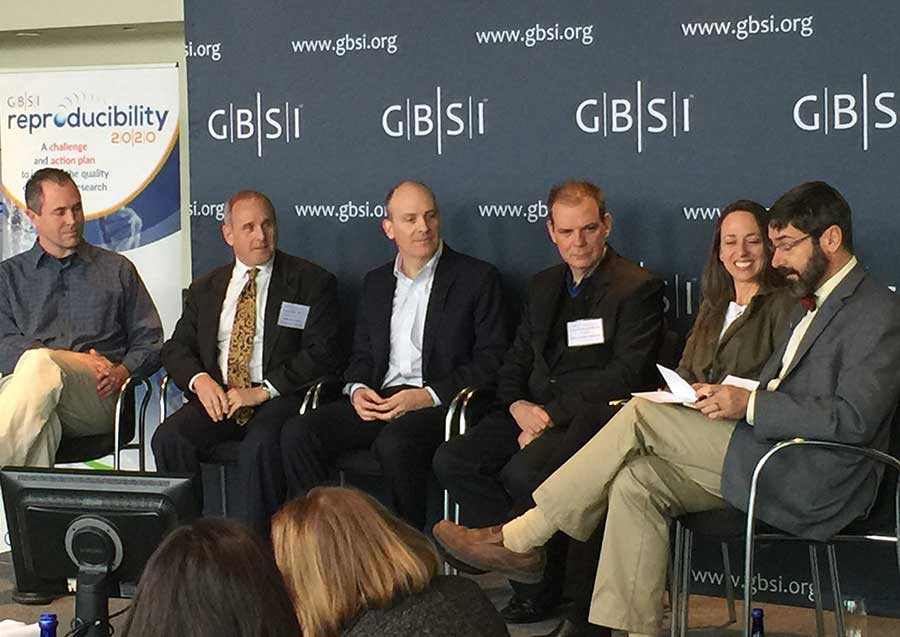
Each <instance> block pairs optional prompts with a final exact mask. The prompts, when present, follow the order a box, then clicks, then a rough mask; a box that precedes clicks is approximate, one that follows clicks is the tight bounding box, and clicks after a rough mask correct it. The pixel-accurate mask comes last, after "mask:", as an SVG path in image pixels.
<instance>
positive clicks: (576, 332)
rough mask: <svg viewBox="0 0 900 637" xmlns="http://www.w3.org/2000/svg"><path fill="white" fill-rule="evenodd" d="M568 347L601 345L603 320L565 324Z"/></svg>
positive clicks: (582, 320)
mask: <svg viewBox="0 0 900 637" xmlns="http://www.w3.org/2000/svg"><path fill="white" fill-rule="evenodd" d="M566 334H567V336H568V339H569V347H582V346H584V345H599V344H600V343H603V342H604V340H603V319H602V318H598V319H581V320H580V321H569V322H568V323H566Z"/></svg>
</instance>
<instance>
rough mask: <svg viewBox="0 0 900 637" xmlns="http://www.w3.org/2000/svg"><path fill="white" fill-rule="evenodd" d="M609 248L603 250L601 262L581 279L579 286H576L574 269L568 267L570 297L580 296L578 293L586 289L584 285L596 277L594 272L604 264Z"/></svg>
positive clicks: (567, 278)
mask: <svg viewBox="0 0 900 637" xmlns="http://www.w3.org/2000/svg"><path fill="white" fill-rule="evenodd" d="M608 248H609V246H605V247H604V248H603V255H602V256H601V257H600V260H599V261H597V263H595V264H594V267H593V268H591V269H590V270H589V271H588V273H587V274H585V275H584V276H583V277H581V281H579V282H578V285H575V275H574V274H572V268H571V267H569V266H568V265H567V266H566V290H568V292H569V296H571V297H576V296H578V293H579V292H581V290H582V289H584V284H585V283H586V282H587V280H588V279H590V278H591V277H592V276H593V275H594V272H596V271H597V268H598V267H600V264H601V263H603V259H605V258H606V254H607V251H608Z"/></svg>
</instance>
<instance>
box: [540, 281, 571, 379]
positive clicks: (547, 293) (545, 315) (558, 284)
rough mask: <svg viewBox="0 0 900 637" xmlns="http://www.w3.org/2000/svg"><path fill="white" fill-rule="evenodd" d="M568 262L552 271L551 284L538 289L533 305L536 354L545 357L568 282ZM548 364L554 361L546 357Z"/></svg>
mask: <svg viewBox="0 0 900 637" xmlns="http://www.w3.org/2000/svg"><path fill="white" fill-rule="evenodd" d="M567 267H568V266H566V264H562V265H560V266H558V268H557V269H555V270H553V271H552V272H551V273H550V276H549V277H548V278H549V282H548V283H549V284H548V285H547V286H545V287H541V288H539V289H537V290H536V293H537V294H536V295H535V296H536V297H537V298H536V299H535V302H534V303H533V304H532V306H531V321H532V326H533V328H532V329H534V345H535V353H536V355H538V356H540V357H541V358H544V355H545V354H544V350H545V348H546V347H547V339H548V338H550V330H551V329H553V320H554V319H555V318H556V312H557V310H558V309H559V305H560V302H561V299H562V295H563V287H564V286H565V284H566V268H567ZM554 358H555V357H554ZM544 360H545V362H546V363H547V365H548V366H550V365H551V364H552V363H551V362H550V361H548V360H546V359H544Z"/></svg>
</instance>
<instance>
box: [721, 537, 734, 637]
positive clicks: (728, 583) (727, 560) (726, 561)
mask: <svg viewBox="0 0 900 637" xmlns="http://www.w3.org/2000/svg"><path fill="white" fill-rule="evenodd" d="M722 567H723V570H724V571H725V598H726V600H727V601H728V623H729V624H733V623H735V622H737V610H735V606H734V581H733V580H732V577H731V556H730V555H729V554H728V542H722Z"/></svg>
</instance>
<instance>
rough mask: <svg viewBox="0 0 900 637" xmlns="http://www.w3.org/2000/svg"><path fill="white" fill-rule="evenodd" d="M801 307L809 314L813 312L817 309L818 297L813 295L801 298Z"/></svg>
mask: <svg viewBox="0 0 900 637" xmlns="http://www.w3.org/2000/svg"><path fill="white" fill-rule="evenodd" d="M800 305H801V306H802V307H803V309H804V310H806V311H807V312H813V311H815V309H816V297H815V296H813V295H810V296H801V297H800Z"/></svg>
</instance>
